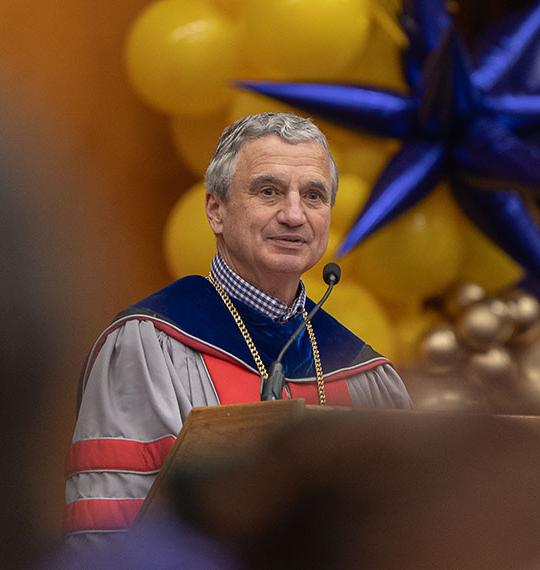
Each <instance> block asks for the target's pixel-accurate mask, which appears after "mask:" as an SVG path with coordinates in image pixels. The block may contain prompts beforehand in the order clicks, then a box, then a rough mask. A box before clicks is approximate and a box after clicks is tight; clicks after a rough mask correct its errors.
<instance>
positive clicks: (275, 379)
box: [261, 263, 341, 402]
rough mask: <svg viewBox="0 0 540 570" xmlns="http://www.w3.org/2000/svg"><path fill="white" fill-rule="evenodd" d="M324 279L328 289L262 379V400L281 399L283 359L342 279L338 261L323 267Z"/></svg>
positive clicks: (283, 376)
mask: <svg viewBox="0 0 540 570" xmlns="http://www.w3.org/2000/svg"><path fill="white" fill-rule="evenodd" d="M323 279H324V282H325V283H326V284H327V285H328V289H327V290H326V292H325V294H324V295H323V296H322V298H321V300H320V301H319V302H318V303H317V304H316V305H315V306H314V307H313V309H311V311H310V312H309V315H308V316H307V319H306V320H302V322H301V323H300V325H299V326H298V328H297V329H296V330H295V331H294V333H293V334H292V335H291V338H290V339H289V340H288V341H287V342H286V344H285V346H284V347H283V348H282V349H281V352H280V353H279V354H278V357H277V358H276V360H274V362H273V363H272V365H271V366H270V370H269V372H268V380H267V381H266V382H264V381H263V380H261V401H263V402H264V401H266V400H281V392H282V391H283V384H284V382H285V375H284V374H283V364H281V360H282V359H283V356H284V354H285V353H286V352H287V350H288V349H289V347H290V346H291V345H292V343H293V342H294V341H295V340H296V339H297V338H298V336H299V335H300V333H301V332H302V331H303V330H304V329H305V328H306V323H307V321H310V320H311V319H312V318H313V316H314V315H315V313H316V312H317V311H318V310H319V309H320V308H321V307H322V306H323V303H324V302H325V301H326V299H328V297H329V295H330V293H331V292H332V290H333V289H334V285H337V284H338V283H339V280H340V279H341V268H340V266H339V265H338V264H337V263H327V264H326V265H325V266H324V269H323Z"/></svg>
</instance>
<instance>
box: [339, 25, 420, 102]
mask: <svg viewBox="0 0 540 570" xmlns="http://www.w3.org/2000/svg"><path fill="white" fill-rule="evenodd" d="M395 29H396V30H399V27H398V25H397V23H396V25H395ZM402 49H403V46H402V45H400V43H398V42H397V41H396V40H395V38H393V37H392V36H391V35H390V34H389V33H388V32H387V30H385V29H384V28H383V27H382V26H381V25H380V23H379V22H377V23H374V24H373V25H372V26H370V28H369V35H368V39H367V41H366V44H365V48H364V49H363V50H362V51H361V52H360V53H359V54H358V57H357V58H356V59H355V61H354V62H353V63H352V64H351V65H350V67H349V68H348V69H347V70H345V72H344V73H343V74H342V75H343V76H342V79H343V80H345V81H353V82H356V83H364V84H367V85H373V86H376V87H381V88H383V89H395V90H397V91H401V92H406V91H408V89H409V87H408V85H407V82H406V81H405V77H404V74H403V62H402V57H401V50H402Z"/></svg>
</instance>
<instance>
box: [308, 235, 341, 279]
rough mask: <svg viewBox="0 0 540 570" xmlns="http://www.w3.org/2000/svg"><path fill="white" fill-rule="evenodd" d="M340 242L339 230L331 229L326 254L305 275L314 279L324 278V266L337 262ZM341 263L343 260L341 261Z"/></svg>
mask: <svg viewBox="0 0 540 570" xmlns="http://www.w3.org/2000/svg"><path fill="white" fill-rule="evenodd" d="M339 243H340V236H339V234H338V233H337V232H333V231H332V230H330V234H329V235H328V246H327V248H326V251H325V252H324V255H323V256H322V258H321V259H320V261H318V262H317V263H316V264H315V265H314V266H313V267H312V268H311V269H309V270H308V271H307V272H306V273H305V274H304V276H305V277H306V278H308V279H313V280H314V281H317V280H321V279H322V277H321V276H322V271H323V267H324V266H325V265H326V264H327V263H329V262H331V261H333V262H337V261H338V259H337V257H336V251H337V248H338V246H339ZM339 263H340V265H341V262H339Z"/></svg>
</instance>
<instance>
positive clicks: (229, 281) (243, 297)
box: [212, 253, 306, 322]
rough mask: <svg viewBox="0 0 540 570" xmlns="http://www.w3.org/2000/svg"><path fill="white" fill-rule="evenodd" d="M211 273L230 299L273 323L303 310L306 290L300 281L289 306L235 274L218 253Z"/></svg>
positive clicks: (287, 318)
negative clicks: (247, 306) (253, 310)
mask: <svg viewBox="0 0 540 570" xmlns="http://www.w3.org/2000/svg"><path fill="white" fill-rule="evenodd" d="M212 273H213V275H214V277H215V278H216V279H217V281H218V283H219V284H220V285H221V286H222V287H223V289H225V291H226V292H227V294H228V295H229V296H230V297H234V298H235V299H238V300H239V301H242V303H245V304H246V305H249V306H250V307H252V308H253V309H256V310H257V311H260V312H261V313H263V314H264V315H266V316H267V317H270V318H271V319H273V320H274V321H280V322H285V321H288V320H289V319H291V318H292V317H294V316H295V315H296V314H297V313H299V312H301V311H302V310H303V309H304V306H305V303H306V289H305V287H304V284H303V283H302V281H300V288H299V292H298V295H297V296H296V299H295V300H294V301H293V303H292V304H291V306H288V305H287V304H285V303H284V302H283V301H280V300H279V299H276V298H275V297H272V295H268V293H265V292H264V291H261V290H260V289H257V287H254V286H253V285H251V284H250V283H248V282H247V281H246V280H244V279H242V277H240V275H238V274H237V273H235V272H234V271H233V270H232V269H231V268H230V267H229V266H228V265H227V263H226V262H225V260H224V259H223V257H221V255H220V254H219V253H216V255H215V257H214V259H213V260H212Z"/></svg>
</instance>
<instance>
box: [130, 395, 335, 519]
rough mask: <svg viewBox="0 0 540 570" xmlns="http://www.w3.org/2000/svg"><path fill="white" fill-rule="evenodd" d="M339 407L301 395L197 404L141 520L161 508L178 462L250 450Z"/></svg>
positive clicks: (144, 506) (171, 453)
mask: <svg viewBox="0 0 540 570" xmlns="http://www.w3.org/2000/svg"><path fill="white" fill-rule="evenodd" d="M335 409H336V408H321V407H320V406H308V405H306V404H305V402H304V400H301V399H295V400H279V401H272V402H256V403H253V404H232V405H228V406H208V407H203V408H193V409H192V410H191V412H190V414H189V416H188V418H187V420H186V423H185V424H184V426H183V427H182V431H181V432H180V434H179V436H178V439H177V440H176V442H175V444H174V446H173V447H172V449H171V451H170V453H169V455H168V457H167V459H166V460H165V462H164V464H163V466H162V468H161V470H160V472H159V475H158V476H157V478H156V480H155V481H154V484H153V485H152V488H151V489H150V492H149V493H148V496H147V497H146V500H145V502H144V504H143V506H142V508H141V511H140V513H139V516H138V519H137V521H138V522H140V521H141V520H143V519H144V518H146V517H147V516H148V514H149V513H150V512H153V511H154V509H157V508H159V506H158V505H159V500H158V498H159V496H160V494H161V492H162V489H163V487H164V484H165V481H166V480H167V479H168V478H169V477H170V476H171V474H172V472H173V471H174V470H175V469H176V468H177V467H178V466H187V465H193V464H196V463H198V462H201V461H209V460H220V459H223V460H225V459H227V458H228V457H231V456H234V455H238V454H240V453H245V452H249V450H250V448H251V449H253V448H254V447H255V446H257V445H258V444H259V443H260V442H261V441H262V440H263V439H265V438H266V437H268V436H269V435H271V434H272V433H273V432H275V431H276V430H278V429H280V428H283V427H284V426H286V425H287V424H288V423H292V422H294V421H298V420H299V419H300V418H303V417H306V415H308V414H316V413H320V412H321V411H322V412H324V411H326V410H335Z"/></svg>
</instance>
